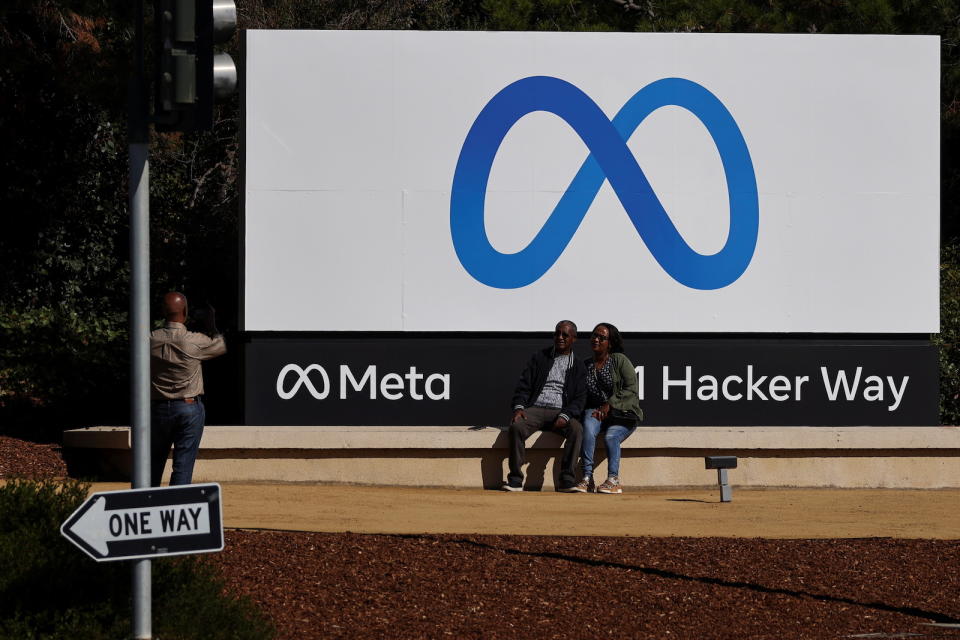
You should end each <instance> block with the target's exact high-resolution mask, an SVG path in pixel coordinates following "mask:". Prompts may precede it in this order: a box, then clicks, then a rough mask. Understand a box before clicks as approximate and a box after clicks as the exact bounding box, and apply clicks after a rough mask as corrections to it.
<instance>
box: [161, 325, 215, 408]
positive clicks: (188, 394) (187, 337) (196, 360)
mask: <svg viewBox="0 0 960 640" xmlns="http://www.w3.org/2000/svg"><path fill="white" fill-rule="evenodd" d="M226 352H227V345H226V343H225V342H224V341H223V336H221V335H217V336H214V337H213V338H208V337H207V336H205V335H204V334H202V333H195V332H193V331H187V328H186V327H185V326H184V325H183V324H181V323H179V322H168V323H167V324H166V326H164V327H163V328H162V329H155V330H154V331H152V332H151V333H150V382H151V385H150V387H151V388H150V397H151V398H152V399H153V400H179V399H181V398H193V397H195V396H199V395H201V394H202V393H203V372H202V370H201V369H200V362H201V361H203V360H209V359H210V358H216V357H217V356H219V355H223V354H224V353H226Z"/></svg>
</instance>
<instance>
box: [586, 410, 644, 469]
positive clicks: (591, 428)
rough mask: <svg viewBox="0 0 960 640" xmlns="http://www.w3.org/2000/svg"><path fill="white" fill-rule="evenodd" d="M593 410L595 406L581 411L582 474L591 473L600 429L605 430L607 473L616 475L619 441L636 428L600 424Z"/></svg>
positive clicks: (618, 462)
mask: <svg viewBox="0 0 960 640" xmlns="http://www.w3.org/2000/svg"><path fill="white" fill-rule="evenodd" d="M594 411H596V408H593V409H587V410H586V411H584V412H583V452H582V454H581V457H580V459H581V461H582V462H583V475H585V476H592V475H593V452H594V451H595V450H596V448H597V436H598V435H600V432H601V431H606V433H605V434H604V436H603V441H604V443H605V444H606V445H607V475H608V476H618V475H620V443H621V442H623V441H624V440H626V439H627V438H629V437H630V434H632V433H633V432H634V431H636V430H637V428H636V427H629V428H628V427H624V426H622V425H619V424H612V425H610V426H608V427H604V426H601V424H600V421H599V420H597V419H596V418H594V417H593V412H594Z"/></svg>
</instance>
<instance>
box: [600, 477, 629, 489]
mask: <svg viewBox="0 0 960 640" xmlns="http://www.w3.org/2000/svg"><path fill="white" fill-rule="evenodd" d="M597 493H623V487H622V486H621V485H620V478H619V477H618V476H610V477H608V478H607V479H606V480H604V481H603V484H602V485H600V486H599V487H597Z"/></svg>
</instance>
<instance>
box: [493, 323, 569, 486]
mask: <svg viewBox="0 0 960 640" xmlns="http://www.w3.org/2000/svg"><path fill="white" fill-rule="evenodd" d="M576 339H577V325H575V324H573V322H571V321H570V320H561V321H560V322H559V323H557V327H556V330H555V331H554V332H553V346H552V347H547V348H546V349H544V350H542V351H537V352H536V353H534V354H533V357H531V358H530V362H528V363H527V366H526V368H525V369H524V370H523V373H522V374H521V375H520V382H518V383H517V388H516V390H515V391H514V394H513V418H512V419H511V420H510V473H509V475H507V484H506V485H504V487H503V489H504V490H505V491H523V471H521V468H522V467H523V464H524V462H525V461H526V446H525V442H526V440H527V438H529V437H530V434H532V433H533V432H534V431H553V432H554V433H559V434H560V435H562V436H563V437H564V439H565V440H564V443H563V459H562V461H561V462H560V487H559V488H560V491H565V492H568V493H572V492H575V491H576V484H577V480H576V478H577V473H576V465H577V456H578V455H579V454H580V443H581V440H582V439H583V426H582V425H581V424H580V420H579V417H580V414H582V413H583V405H584V403H585V402H586V398H587V369H586V366H585V365H584V364H583V362H581V361H580V359H579V358H577V357H576V356H574V355H573V343H574V342H575V341H576Z"/></svg>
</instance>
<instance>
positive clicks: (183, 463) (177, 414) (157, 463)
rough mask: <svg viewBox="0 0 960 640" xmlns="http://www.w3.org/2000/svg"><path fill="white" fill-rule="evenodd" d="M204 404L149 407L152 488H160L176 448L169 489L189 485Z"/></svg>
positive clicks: (171, 403) (155, 404)
mask: <svg viewBox="0 0 960 640" xmlns="http://www.w3.org/2000/svg"><path fill="white" fill-rule="evenodd" d="M206 415H207V412H206V409H205V408H204V406H203V401H202V400H201V399H200V398H199V397H197V398H193V402H184V401H183V400H154V401H153V403H152V404H151V407H150V440H151V443H150V484H151V486H154V487H159V486H160V480H161V478H162V477H163V467H164V465H165V464H166V462H167V456H168V455H170V445H171V444H172V445H173V472H172V473H171V474H170V486H171V487H172V486H174V485H181V484H190V483H191V482H192V481H193V466H194V463H195V462H196V460H197V450H198V449H199V448H200V439H201V438H202V437H203V423H204V421H205V419H206Z"/></svg>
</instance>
